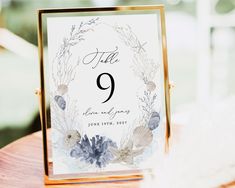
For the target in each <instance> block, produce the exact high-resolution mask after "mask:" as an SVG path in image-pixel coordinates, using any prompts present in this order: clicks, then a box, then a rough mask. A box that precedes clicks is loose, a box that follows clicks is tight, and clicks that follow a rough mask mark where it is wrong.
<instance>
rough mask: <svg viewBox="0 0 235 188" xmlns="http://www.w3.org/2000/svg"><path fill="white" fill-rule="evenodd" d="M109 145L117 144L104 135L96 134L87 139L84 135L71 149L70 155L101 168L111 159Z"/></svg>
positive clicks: (114, 145)
mask: <svg viewBox="0 0 235 188" xmlns="http://www.w3.org/2000/svg"><path fill="white" fill-rule="evenodd" d="M110 147H114V148H116V147H117V145H116V143H115V142H113V141H112V140H110V139H106V138H105V137H104V136H99V135H96V136H94V137H92V138H91V139H90V140H89V139H88V137H87V135H84V137H83V138H82V140H81V141H80V142H78V143H77V144H76V146H75V147H74V148H73V149H72V150H71V152H70V156H71V157H74V158H79V159H80V160H81V161H85V162H86V163H90V164H95V165H96V166H97V167H99V168H102V167H105V166H106V165H107V164H108V163H109V162H110V161H111V160H112V159H113V154H112V153H111V151H110V150H109V148H110Z"/></svg>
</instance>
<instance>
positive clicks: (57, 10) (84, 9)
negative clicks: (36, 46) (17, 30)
mask: <svg viewBox="0 0 235 188" xmlns="http://www.w3.org/2000/svg"><path fill="white" fill-rule="evenodd" d="M163 7H164V5H162V4H159V5H136V6H110V7H79V8H44V9H38V12H39V13H40V14H48V13H69V12H94V11H126V10H158V9H161V8H163Z"/></svg>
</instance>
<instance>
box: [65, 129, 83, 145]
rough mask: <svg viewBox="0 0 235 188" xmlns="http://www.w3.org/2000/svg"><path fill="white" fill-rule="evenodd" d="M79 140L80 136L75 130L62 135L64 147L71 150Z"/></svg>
mask: <svg viewBox="0 0 235 188" xmlns="http://www.w3.org/2000/svg"><path fill="white" fill-rule="evenodd" d="M80 140H81V135H80V133H79V132H78V131H77V130H68V131H66V133H65V135H64V145H65V146H66V147H68V148H71V147H73V146H75V145H76V143H77V142H79V141H80Z"/></svg>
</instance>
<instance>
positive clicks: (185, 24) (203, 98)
mask: <svg viewBox="0 0 235 188" xmlns="http://www.w3.org/2000/svg"><path fill="white" fill-rule="evenodd" d="M159 3H162V4H164V5H165V6H166V25H167V39H168V53H169V54H168V55H169V69H170V70H169V72H170V79H171V80H172V81H174V84H175V88H174V89H173V91H172V93H171V94H172V99H171V101H172V114H173V121H175V122H177V123H178V124H183V123H185V121H186V120H188V118H189V117H190V116H189V115H188V113H189V112H192V109H194V110H193V112H195V109H197V111H196V113H198V114H199V111H201V112H204V111H205V109H208V107H213V109H215V108H216V106H217V105H218V104H221V105H224V106H225V107H226V108H229V109H228V112H226V113H227V114H229V113H230V112H231V114H230V115H231V116H234V113H233V110H234V109H233V107H235V100H234V96H235V73H233V72H234V71H235V62H234V60H235V53H234V52H235V30H234V27H235V11H234V10H235V0H207V1H205V0H133V1H132V0H120V1H115V0H103V1H102V0H84V1H81V0H80V1H78V0H73V1H71V0H66V1H61V0H50V1H49V0H48V1H46V0H41V1H37V0H31V1H30V0H0V148H1V147H3V146H5V145H6V144H8V143H10V142H12V141H14V140H16V139H18V138H20V137H22V136H24V135H27V134H29V133H31V132H34V131H37V130H39V129H40V121H39V116H38V99H37V97H36V96H35V95H34V92H35V88H37V87H38V86H39V70H38V68H39V65H38V55H37V17H36V16H37V15H36V10H37V9H38V8H46V7H47V8H48V7H72V6H76V7H82V6H86V7H87V6H115V5H140V4H159ZM230 108H231V109H230ZM229 110H230V111H229ZM207 113H209V112H208V111H207ZM203 114H204V116H206V117H207V115H205V113H203ZM209 114H210V115H211V116H214V115H215V116H223V112H220V114H214V113H209ZM198 116H199V115H198ZM224 119H225V120H226V119H227V118H224Z"/></svg>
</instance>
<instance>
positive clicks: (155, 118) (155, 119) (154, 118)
mask: <svg viewBox="0 0 235 188" xmlns="http://www.w3.org/2000/svg"><path fill="white" fill-rule="evenodd" d="M159 123H160V115H159V113H158V112H153V113H152V114H151V117H150V120H149V122H148V128H149V129H150V130H151V131H152V130H154V129H156V128H157V127H158V126H159Z"/></svg>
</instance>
